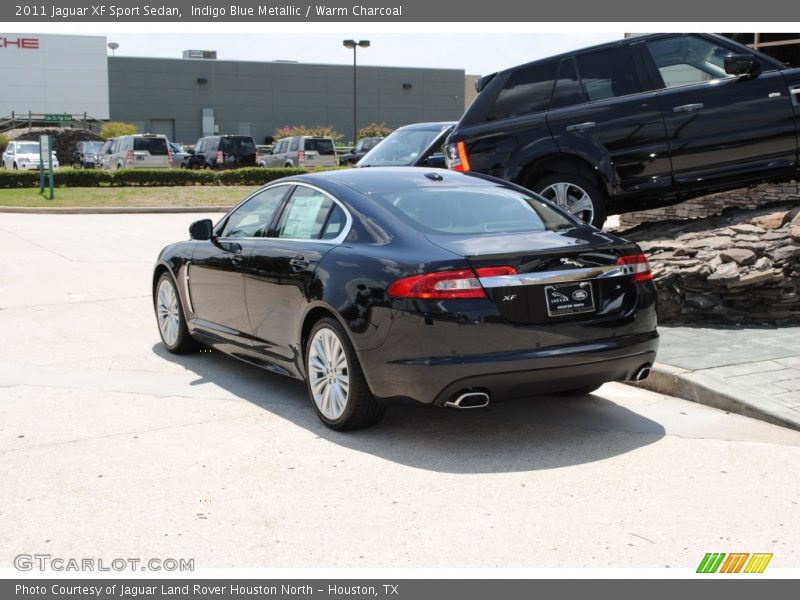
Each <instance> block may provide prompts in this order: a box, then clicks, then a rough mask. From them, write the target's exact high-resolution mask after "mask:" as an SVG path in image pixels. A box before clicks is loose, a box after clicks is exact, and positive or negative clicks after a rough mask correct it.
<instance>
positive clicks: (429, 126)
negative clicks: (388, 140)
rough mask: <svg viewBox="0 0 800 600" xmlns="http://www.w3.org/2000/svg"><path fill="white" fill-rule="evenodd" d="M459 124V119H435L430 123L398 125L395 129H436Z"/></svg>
mask: <svg viewBox="0 0 800 600" xmlns="http://www.w3.org/2000/svg"><path fill="white" fill-rule="evenodd" d="M456 125H458V121H433V122H430V123H412V124H411V125H403V126H402V127H398V128H397V129H395V131H401V130H402V131H405V130H407V129H408V130H411V129H436V128H441V129H444V128H445V127H455V126H456Z"/></svg>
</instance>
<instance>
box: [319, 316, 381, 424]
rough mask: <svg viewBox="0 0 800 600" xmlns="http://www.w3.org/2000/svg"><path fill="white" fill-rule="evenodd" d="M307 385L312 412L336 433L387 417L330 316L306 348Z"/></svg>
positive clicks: (341, 331)
mask: <svg viewBox="0 0 800 600" xmlns="http://www.w3.org/2000/svg"><path fill="white" fill-rule="evenodd" d="M305 365H306V386H307V388H308V396H309V399H310V401H311V406H313V407H314V412H316V413H317V417H319V419H320V421H322V422H323V423H324V424H325V425H326V426H328V427H330V428H331V429H335V430H337V431H348V430H353V429H364V428H367V427H371V426H372V425H375V424H376V423H377V422H378V421H380V420H381V419H382V418H383V416H384V414H386V405H384V404H381V403H380V402H378V400H377V399H376V398H375V396H373V395H372V392H371V391H370V389H369V385H368V384H367V380H366V378H365V377H364V372H363V371H362V370H361V365H360V364H359V362H358V357H357V356H356V353H355V350H354V349H353V345H352V344H351V343H350V339H349V338H348V336H347V333H346V332H345V331H344V328H343V327H342V326H341V325H340V324H339V322H338V321H336V320H335V319H333V318H331V317H325V318H323V319H320V320H319V321H318V322H317V323H316V324H315V325H314V327H313V328H312V329H311V332H310V333H309V335H308V342H307V344H306V348H305Z"/></svg>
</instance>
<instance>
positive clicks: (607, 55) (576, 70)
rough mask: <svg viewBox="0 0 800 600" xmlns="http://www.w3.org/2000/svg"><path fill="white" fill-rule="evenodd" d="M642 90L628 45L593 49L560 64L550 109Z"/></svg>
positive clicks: (626, 94) (566, 59)
mask: <svg viewBox="0 0 800 600" xmlns="http://www.w3.org/2000/svg"><path fill="white" fill-rule="evenodd" d="M643 91H645V86H644V84H643V83H642V82H641V80H640V79H639V76H638V75H637V73H636V65H635V63H634V62H633V56H632V55H631V49H630V47H628V46H622V47H618V48H608V49H606V50H595V51H593V52H587V53H585V54H579V55H578V56H576V57H574V58H565V59H564V60H562V61H561V65H560V66H559V69H558V77H557V78H556V86H555V90H554V92H553V103H552V108H562V107H565V106H573V105H575V104H582V103H584V102H595V101H598V100H607V99H608V98H618V97H620V96H628V95H630V94H638V93H639V92H643Z"/></svg>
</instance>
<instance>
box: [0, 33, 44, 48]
mask: <svg viewBox="0 0 800 600" xmlns="http://www.w3.org/2000/svg"><path fill="white" fill-rule="evenodd" d="M6 48H18V49H20V50H38V49H39V38H31V37H6V36H4V35H0V50H4V49H6Z"/></svg>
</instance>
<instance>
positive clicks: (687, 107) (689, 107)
mask: <svg viewBox="0 0 800 600" xmlns="http://www.w3.org/2000/svg"><path fill="white" fill-rule="evenodd" d="M703 106H704V105H703V103H702V102H695V103H694V104H681V105H680V106H676V107H675V108H673V109H672V112H676V113H680V112H687V113H690V112H694V111H696V110H700V109H701V108H703Z"/></svg>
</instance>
